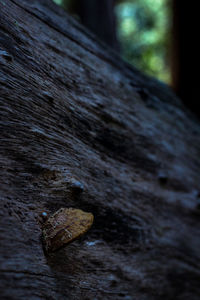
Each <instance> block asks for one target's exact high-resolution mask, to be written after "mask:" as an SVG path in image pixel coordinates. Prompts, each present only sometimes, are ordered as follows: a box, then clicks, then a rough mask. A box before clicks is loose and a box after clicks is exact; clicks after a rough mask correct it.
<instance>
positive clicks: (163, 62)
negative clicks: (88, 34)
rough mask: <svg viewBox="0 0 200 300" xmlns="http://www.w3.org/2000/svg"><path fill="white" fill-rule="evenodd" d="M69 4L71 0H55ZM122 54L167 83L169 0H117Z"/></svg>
mask: <svg viewBox="0 0 200 300" xmlns="http://www.w3.org/2000/svg"><path fill="white" fill-rule="evenodd" d="M54 2H56V3H57V4H59V5H63V6H65V8H67V9H68V8H69V10H70V5H71V3H73V0H54ZM115 12H116V17H117V35H118V40H119V42H120V47H121V49H120V50H121V54H122V57H123V58H124V59H125V60H126V61H128V62H129V63H130V64H132V65H134V66H135V67H137V68H139V69H140V70H141V71H143V72H145V73H147V74H149V75H151V76H154V77H157V78H158V79H159V80H162V81H165V82H167V83H170V66H169V37H170V27H171V24H170V20H171V16H170V12H171V10H170V0H116V6H115Z"/></svg>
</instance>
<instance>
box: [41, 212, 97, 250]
mask: <svg viewBox="0 0 200 300" xmlns="http://www.w3.org/2000/svg"><path fill="white" fill-rule="evenodd" d="M93 220H94V216H93V214H92V213H87V212H84V211H82V210H80V209H75V208H60V209H59V210H58V211H57V212H55V213H54V214H53V215H52V216H51V217H49V218H48V220H47V221H46V222H45V223H44V224H43V232H42V233H43V241H44V246H45V250H46V252H47V253H49V252H52V251H55V250H57V249H59V248H60V247H62V246H64V245H66V244H69V243H71V242H72V241H74V240H75V239H77V238H79V237H80V236H81V235H83V234H84V233H86V232H87V231H88V229H89V228H90V227H91V226H92V223H93Z"/></svg>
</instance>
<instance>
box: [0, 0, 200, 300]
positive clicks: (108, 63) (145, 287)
mask: <svg viewBox="0 0 200 300" xmlns="http://www.w3.org/2000/svg"><path fill="white" fill-rule="evenodd" d="M0 22H1V23H0V64H1V69H0V84H1V90H0V100H1V109H0V113H1V149H0V163H1V190H0V198H1V201H0V205H1V209H0V222H1V229H0V240H1V245H0V273H1V283H0V289H1V293H0V298H1V299H26V300H27V299H126V300H128V299H129V300H131V299H139V300H144V299H146V300H151V299H172V300H174V299H192V300H196V299H199V295H200V287H199V279H200V270H199V265H200V251H199V249H200V241H199V235H200V228H199V210H198V201H199V197H200V193H199V179H200V178H199V177H200V175H199V174H200V172H199V170H200V163H199V154H200V143H199V142H200V136H199V132H200V126H199V124H198V123H197V122H195V121H194V120H192V119H191V116H190V115H188V113H187V112H186V111H185V109H184V107H183V106H182V105H181V104H180V103H179V100H177V99H176V98H175V97H174V95H173V94H172V93H171V91H170V90H169V89H168V88H167V87H166V86H164V85H162V84H161V83H158V82H156V81H155V80H153V79H149V78H147V77H145V76H144V75H142V74H140V73H139V72H138V71H137V70H135V69H131V68H130V67H129V66H127V65H126V64H125V63H124V62H122V61H121V60H120V59H119V57H118V56H117V55H115V53H113V52H112V51H111V50H108V49H104V46H103V44H100V43H98V42H95V37H94V36H92V35H91V34H90V33H88V32H87V31H86V30H85V29H83V28H82V27H81V25H79V24H78V23H76V22H75V21H74V20H73V19H71V18H69V17H68V16H67V15H66V14H65V13H64V12H63V11H62V9H60V8H59V7H57V6H56V5H54V4H53V3H51V2H50V1H48V0H43V1H41V0H38V1H37V0H35V1H30V0H6V1H4V2H3V1H1V2H0ZM76 180H77V181H78V182H80V184H78V185H79V186H82V185H84V190H83V192H82V193H81V192H80V193H77V191H76V188H74V187H73V186H72V185H71V182H72V181H73V182H74V181H76ZM60 207H75V208H80V209H83V210H84V211H90V212H92V213H93V214H94V216H95V222H94V225H93V227H92V229H91V230H90V231H89V232H88V234H87V235H86V236H85V237H84V238H82V239H80V240H77V241H75V242H74V243H72V244H70V245H68V246H66V247H65V248H62V249H60V250H58V251H57V252H54V253H52V254H51V255H49V256H47V255H45V254H44V251H43V247H42V243H41V224H40V218H39V215H40V213H41V212H42V211H46V212H48V213H49V214H52V213H54V212H55V211H56V210H57V209H59V208H60Z"/></svg>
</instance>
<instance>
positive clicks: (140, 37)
mask: <svg viewBox="0 0 200 300" xmlns="http://www.w3.org/2000/svg"><path fill="white" fill-rule="evenodd" d="M170 12H171V10H170V1H169V0H127V1H118V3H117V5H116V15H117V33H118V39H119V41H120V45H121V52H122V56H123V58H124V59H125V60H127V61H128V62H129V63H131V64H133V65H134V66H136V67H137V68H139V69H140V70H142V71H144V72H146V73H147V74H149V75H151V76H154V77H157V78H158V79H160V80H162V81H165V82H167V83H169V82H170V67H169V37H170V27H171V24H170V19H171V17H170Z"/></svg>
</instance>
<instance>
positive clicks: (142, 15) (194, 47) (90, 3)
mask: <svg viewBox="0 0 200 300" xmlns="http://www.w3.org/2000/svg"><path fill="white" fill-rule="evenodd" d="M54 2H55V3H57V4H59V5H61V6H63V7H64V9H66V10H67V11H68V13H70V14H71V15H73V16H74V17H75V18H77V19H78V20H79V21H80V22H81V23H82V24H83V25H84V26H86V27H87V28H89V29H90V30H91V31H93V33H95V34H96V35H97V36H98V38H99V39H101V40H102V41H104V42H105V43H106V44H107V45H108V46H109V47H112V48H113V49H114V50H115V51H117V52H118V53H119V54H120V55H121V56H122V57H123V59H125V60H126V61H127V62H128V63H130V64H132V65H133V66H135V67H137V68H138V69H140V70H141V71H142V72H144V73H146V74H148V75H150V76H153V77H156V78H157V79H158V80H161V81H163V82H165V83H167V84H168V85H170V86H171V87H172V89H173V90H174V91H175V93H176V94H177V95H178V96H179V97H180V98H181V99H182V101H183V102H184V104H185V105H186V106H187V107H188V108H189V109H190V110H191V111H193V112H194V113H195V114H196V116H198V117H200V109H199V105H198V102H199V100H198V96H199V95H198V90H197V89H198V83H197V80H198V72H196V71H198V66H197V63H198V56H197V53H198V52H199V43H198V38H197V37H198V33H197V30H198V16H197V11H198V9H197V5H198V1H197V2H196V3H194V2H195V1H192V2H191V3H189V2H188V1H187V2H186V1H184V0H182V1H180V0H54Z"/></svg>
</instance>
